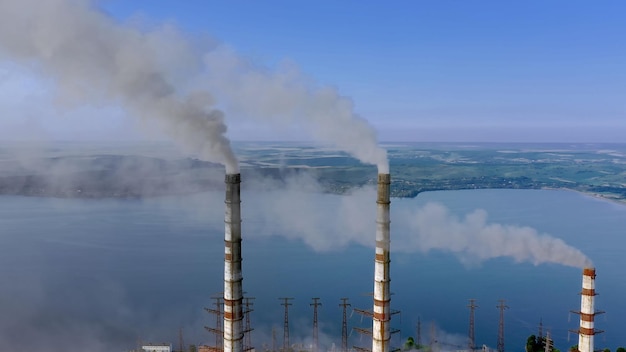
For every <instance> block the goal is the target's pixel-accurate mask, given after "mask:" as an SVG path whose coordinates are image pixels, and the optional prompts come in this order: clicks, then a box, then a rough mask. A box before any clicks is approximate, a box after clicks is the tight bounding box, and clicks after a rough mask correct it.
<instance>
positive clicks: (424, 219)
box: [400, 203, 591, 268]
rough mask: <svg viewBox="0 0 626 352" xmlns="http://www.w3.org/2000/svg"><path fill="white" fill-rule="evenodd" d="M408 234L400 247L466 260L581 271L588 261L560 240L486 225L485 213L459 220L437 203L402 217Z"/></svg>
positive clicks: (516, 228)
mask: <svg viewBox="0 0 626 352" xmlns="http://www.w3.org/2000/svg"><path fill="white" fill-rule="evenodd" d="M406 215H407V216H408V218H407V219H408V227H409V229H410V230H411V231H410V233H411V235H410V236H408V237H407V238H405V239H403V246H402V247H401V248H400V249H403V248H414V249H419V250H421V251H429V250H433V249H436V250H443V251H449V252H453V253H458V254H459V255H460V256H461V257H462V258H463V259H467V260H479V261H483V260H487V259H492V258H497V257H509V258H513V259H514V260H515V261H517V262H530V263H533V264H535V265H538V264H543V263H557V264H562V265H567V266H573V267H578V268H583V267H587V266H590V265H591V261H590V260H589V258H587V257H586V256H585V255H584V254H583V253H582V252H581V251H580V250H578V249H576V248H574V247H572V246H570V245H568V244H566V243H565V242H564V241H563V240H561V239H559V238H555V237H552V236H549V235H547V234H540V233H539V232H537V230H535V229H533V228H531V227H527V226H514V225H502V224H497V223H489V222H488V221H487V212H486V211H484V210H482V209H477V210H474V211H472V212H470V213H468V214H467V215H465V217H464V218H462V219H459V218H457V217H455V216H453V215H452V214H450V211H449V210H448V209H447V208H446V207H444V206H443V205H441V204H437V203H429V204H426V205H425V206H423V207H421V208H419V209H416V210H413V211H411V212H409V214H406Z"/></svg>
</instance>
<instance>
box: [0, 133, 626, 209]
mask: <svg viewBox="0 0 626 352" xmlns="http://www.w3.org/2000/svg"><path fill="white" fill-rule="evenodd" d="M74 147H76V146H74ZM236 148H237V153H238V155H241V159H242V160H241V164H242V178H243V183H244V187H245V184H246V181H249V180H251V179H266V180H271V181H274V182H278V183H280V182H285V180H287V179H288V178H290V177H298V176H303V175H305V176H306V177H307V179H308V180H312V181H314V182H317V183H318V186H319V191H322V192H328V193H335V194H344V193H346V192H350V191H351V190H352V189H354V188H355V187H362V186H365V185H374V184H375V181H376V168H375V167H374V166H371V165H364V164H361V163H360V162H358V161H357V160H355V159H354V158H351V157H350V156H348V155H346V154H344V153H340V152H336V151H333V150H329V149H326V148H325V149H321V148H315V147H312V146H310V145H302V144H290V143H239V144H237V145H236ZM387 150H388V153H389V158H390V163H391V169H392V170H393V178H392V184H391V196H392V197H415V196H417V195H418V194H419V193H422V192H427V191H440V190H463V189H566V190H573V191H578V192H584V193H586V194H590V195H593V196H597V197H601V198H604V199H607V200H612V201H617V202H621V203H626V182H625V181H624V180H626V168H625V166H626V145H623V144H613V145H602V144H599V145H588V144H585V145H576V144H562V145H561V144H549V145H542V144H445V143H442V144H432V143H430V144H419V143H417V144H409V143H407V144H394V145H392V146H388V147H387ZM0 156H3V157H2V159H0V170H1V171H0V194H3V195H25V196H42V197H63V198H140V197H154V196H163V195H177V194H188V193H195V192H201V191H208V190H214V189H221V187H222V186H223V184H222V180H223V174H224V170H223V168H222V167H221V166H220V165H218V164H214V163H210V162H206V161H200V160H198V159H195V158H193V157H183V156H181V157H179V158H173V157H161V156H159V155H145V153H142V152H141V151H139V150H137V151H134V150H132V149H129V150H126V151H124V152H123V153H121V152H119V150H117V151H111V150H106V149H105V150H102V151H99V152H97V153H94V152H93V151H91V152H89V153H80V152H77V153H73V155H72V156H67V155H66V154H65V155H64V156H56V155H46V154H43V155H41V156H37V157H31V158H30V159H27V160H24V159H17V158H14V157H12V155H11V149H10V147H8V146H4V147H3V146H0Z"/></svg>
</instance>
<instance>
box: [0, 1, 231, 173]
mask: <svg viewBox="0 0 626 352" xmlns="http://www.w3.org/2000/svg"><path fill="white" fill-rule="evenodd" d="M173 53H175V54H173ZM1 56H4V59H7V60H8V61H12V62H18V63H20V64H23V65H28V66H29V67H30V68H31V69H33V70H35V71H38V72H40V73H41V74H42V75H43V76H44V77H47V78H49V79H51V80H52V81H53V84H54V86H55V88H56V89H57V95H58V100H59V101H61V102H63V103H64V104H70V105H93V104H121V105H122V106H123V107H124V108H125V109H126V110H127V111H128V112H129V113H130V114H132V115H136V116H138V117H140V118H141V119H142V121H143V122H144V123H145V124H146V125H148V126H150V127H152V126H154V125H158V127H160V128H161V129H162V130H163V131H165V132H166V133H167V134H169V135H170V136H171V137H172V138H173V139H174V140H176V141H177V142H178V143H179V144H180V145H182V146H183V147H186V148H187V149H188V150H189V151H192V152H194V153H197V154H198V155H199V156H200V157H201V158H203V159H205V160H210V161H216V162H219V163H222V164H224V165H225V166H226V170H227V172H229V173H233V172H237V171H238V164H237V160H236V158H235V156H234V154H233V152H232V150H231V147H230V142H229V140H228V139H227V138H226V137H225V133H226V124H225V123H224V116H223V113H222V112H221V111H219V110H217V109H214V108H213V107H212V106H213V104H214V101H213V98H212V96H211V94H209V92H207V91H203V90H194V91H183V90H181V89H178V87H177V83H180V82H177V80H180V79H181V75H183V72H184V71H185V70H186V69H189V67H193V66H194V65H193V64H194V60H195V61H197V60H196V59H195V58H197V57H198V55H197V54H196V53H195V51H194V49H193V48H192V46H191V45H190V44H189V41H187V40H186V39H185V38H184V37H183V36H182V35H181V34H180V33H178V32H177V31H176V29H174V28H173V27H172V26H162V27H161V28H157V29H155V30H152V31H148V32H145V31H140V30H138V29H137V28H135V27H133V26H130V25H124V24H120V23H117V22H115V21H114V20H113V19H111V18H109V17H108V16H106V15H105V14H103V13H101V12H99V11H97V10H95V9H94V8H93V7H92V4H91V3H90V2H89V1H86V0H85V1H83V0H46V1H34V0H32V1H2V2H0V58H1ZM196 66H197V67H198V68H199V67H200V65H197V64H196Z"/></svg>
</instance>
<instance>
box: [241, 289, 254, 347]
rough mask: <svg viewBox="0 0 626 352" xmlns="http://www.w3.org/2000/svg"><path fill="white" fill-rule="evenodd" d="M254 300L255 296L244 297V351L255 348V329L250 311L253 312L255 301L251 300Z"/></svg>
mask: <svg viewBox="0 0 626 352" xmlns="http://www.w3.org/2000/svg"><path fill="white" fill-rule="evenodd" d="M252 300H254V297H246V298H244V307H245V310H244V312H243V314H244V315H245V317H246V320H245V326H244V330H243V333H244V347H243V350H244V351H250V350H253V349H254V348H253V347H252V330H254V329H253V328H252V326H251V325H250V313H252V312H253V311H254V309H252V308H251V307H252V306H253V305H254V303H253V302H251V301H252Z"/></svg>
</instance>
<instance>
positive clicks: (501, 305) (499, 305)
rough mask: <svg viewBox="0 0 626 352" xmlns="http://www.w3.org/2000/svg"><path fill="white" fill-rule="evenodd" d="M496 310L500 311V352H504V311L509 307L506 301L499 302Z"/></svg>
mask: <svg viewBox="0 0 626 352" xmlns="http://www.w3.org/2000/svg"><path fill="white" fill-rule="evenodd" d="M498 302H499V303H498V305H497V306H496V308H498V309H500V323H499V324H498V352H504V310H505V309H507V308H509V306H507V305H505V304H504V300H503V299H500V300H498Z"/></svg>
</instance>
